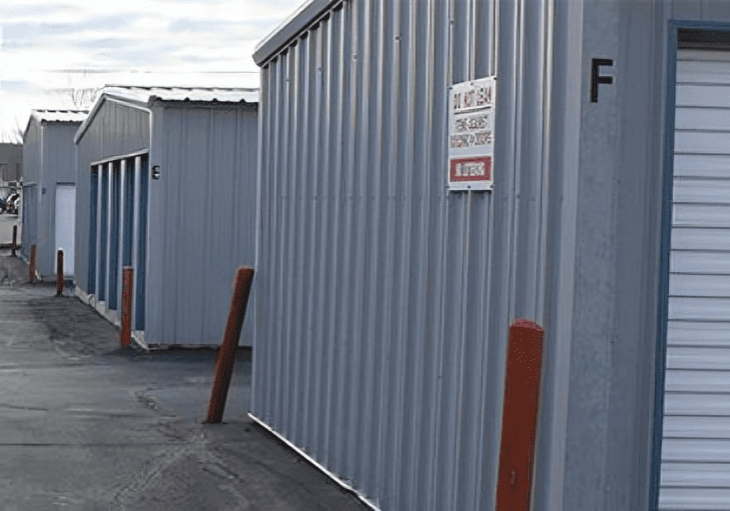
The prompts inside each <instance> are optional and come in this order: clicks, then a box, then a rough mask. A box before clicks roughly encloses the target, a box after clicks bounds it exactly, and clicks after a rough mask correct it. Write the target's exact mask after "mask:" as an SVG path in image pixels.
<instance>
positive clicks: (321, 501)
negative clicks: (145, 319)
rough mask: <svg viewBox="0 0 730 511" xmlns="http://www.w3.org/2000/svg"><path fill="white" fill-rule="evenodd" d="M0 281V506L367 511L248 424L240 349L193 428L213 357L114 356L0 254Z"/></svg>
mask: <svg viewBox="0 0 730 511" xmlns="http://www.w3.org/2000/svg"><path fill="white" fill-rule="evenodd" d="M12 221H17V217H12V216H7V215H1V216H0V243H2V242H4V239H3V236H4V233H6V232H7V226H8V225H12ZM10 229H11V231H12V226H11V227H10ZM4 252H8V251H4ZM3 272H6V273H7V278H4V277H5V275H4V273H3ZM0 278H2V280H0V432H2V435H1V436H0V510H3V511H14V510H28V511H36V510H52V509H63V510H83V511H91V510H130V511H132V510H140V511H141V510H145V511H156V510H176V511H188V510H190V511H193V510H194V511H206V510H251V511H258V510H261V511H270V510H271V511H274V510H281V511H288V510H292V511H293V510H307V511H325V510H326V511H356V510H357V511H362V510H365V509H369V508H368V507H366V506H365V505H364V504H363V503H361V502H360V501H359V500H358V499H357V498H356V497H355V496H354V495H352V494H350V493H348V492H346V491H344V490H342V489H341V488H340V487H339V486H338V485H336V484H334V483H333V482H331V481H330V480H329V479H328V478H327V477H326V476H325V475H323V474H322V473H321V472H319V471H318V470H317V469H316V468H314V467H313V466H311V465H310V464H309V463H307V462H306V461H304V460H303V459H302V458H300V457H299V456H298V455H297V454H296V453H295V452H293V451H292V450H290V449H289V448H288V447H286V446H285V445H283V444H282V443H281V442H279V441H278V440H277V439H276V438H274V437H273V436H272V435H271V434H270V433H268V432H267V431H265V430H264V429H263V428H261V427H260V426H258V425H257V424H255V423H253V422H252V421H251V420H250V418H249V417H248V416H247V411H248V409H249V402H250V401H249V400H250V384H251V351H250V350H239V352H238V353H237V360H236V368H235V372H234V375H233V381H232V384H231V389H230V392H229V396H228V402H227V405H226V411H225V414H224V419H223V420H224V423H223V424H219V425H209V424H203V421H204V420H205V417H206V413H207V406H208V400H209V398H210V391H211V388H212V383H213V376H214V368H215V355H216V353H215V351H214V350H210V349H205V350H200V349H198V350H175V351H173V350H160V351H152V352H144V351H140V350H136V349H129V348H127V349H122V348H121V347H120V345H119V330H118V328H117V327H115V326H113V325H111V324H110V323H108V322H107V321H106V320H104V319H103V318H102V317H101V316H99V315H98V314H97V313H96V312H95V311H94V310H93V309H91V308H90V307H88V306H86V305H85V304H83V303H82V302H81V301H80V300H78V299H76V298H75V297H73V296H70V295H65V296H61V297H57V296H55V292H56V289H55V286H53V285H48V284H35V285H33V284H29V283H28V281H27V280H28V279H27V266H26V265H25V264H24V263H23V262H22V261H20V260H19V259H17V258H13V257H10V256H9V255H7V253H0Z"/></svg>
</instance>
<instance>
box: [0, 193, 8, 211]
mask: <svg viewBox="0 0 730 511" xmlns="http://www.w3.org/2000/svg"><path fill="white" fill-rule="evenodd" d="M7 209H8V207H7V203H6V202H5V199H3V198H2V197H0V215H1V214H3V213H5V211H6V210H7Z"/></svg>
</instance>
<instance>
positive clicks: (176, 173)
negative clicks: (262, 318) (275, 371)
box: [76, 86, 258, 345]
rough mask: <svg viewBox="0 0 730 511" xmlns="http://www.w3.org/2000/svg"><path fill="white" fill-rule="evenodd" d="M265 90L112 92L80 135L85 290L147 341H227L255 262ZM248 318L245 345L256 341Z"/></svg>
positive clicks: (80, 253)
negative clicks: (239, 276) (235, 293)
mask: <svg viewBox="0 0 730 511" xmlns="http://www.w3.org/2000/svg"><path fill="white" fill-rule="evenodd" d="M257 101H258V91H257V90H252V89H217V88H178V87H174V88H167V87H165V88H163V87H123V86H109V87H106V88H105V89H103V92H102V94H101V95H100V97H99V99H98V100H97V102H96V104H95V105H94V107H93V109H92V110H91V113H90V114H89V117H88V119H87V120H86V121H85V122H84V123H83V124H82V125H81V127H80V128H79V130H78V132H77V133H76V144H77V151H78V162H79V163H78V183H79V200H78V201H77V223H76V228H77V232H78V233H79V235H78V236H77V242H76V265H77V269H78V270H77V276H76V292H77V295H78V296H80V297H81V298H82V299H83V300H84V301H87V302H89V303H90V304H92V305H94V306H95V307H96V308H97V310H99V312H101V313H102V314H103V315H105V316H106V317H107V318H108V319H109V320H110V321H112V322H114V323H119V321H120V309H121V292H122V289H121V287H122V285H121V282H122V281H121V276H122V268H123V267H124V266H127V265H129V266H132V267H133V269H134V273H135V276H134V292H133V307H132V308H133V319H132V322H133V330H134V334H133V335H134V337H135V339H137V340H138V341H139V342H140V343H141V344H156V345H162V344H164V345H177V344H180V345H218V344H220V342H221V339H222V335H223V330H224V327H225V322H226V318H227V314H228V311H229V308H230V304H231V293H232V287H231V286H232V279H233V276H234V273H235V271H236V269H237V268H238V267H239V266H241V265H252V264H253V260H254V252H255V251H254V241H255V236H254V222H255V200H256V194H255V190H256V144H257ZM249 323H251V321H249V322H247V324H246V325H245V326H244V332H243V334H242V336H241V338H242V344H247V345H250V344H251V340H250V339H251V334H250V331H251V327H249V326H248V324H249Z"/></svg>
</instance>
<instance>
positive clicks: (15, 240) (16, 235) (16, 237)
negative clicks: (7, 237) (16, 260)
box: [10, 225, 18, 257]
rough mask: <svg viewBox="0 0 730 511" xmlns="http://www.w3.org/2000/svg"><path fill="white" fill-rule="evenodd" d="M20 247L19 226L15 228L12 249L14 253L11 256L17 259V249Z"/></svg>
mask: <svg viewBox="0 0 730 511" xmlns="http://www.w3.org/2000/svg"><path fill="white" fill-rule="evenodd" d="M17 246H18V226H17V225H14V226H13V246H12V247H11V250H12V252H11V253H10V255H11V256H13V257H15V249H16V247H17Z"/></svg>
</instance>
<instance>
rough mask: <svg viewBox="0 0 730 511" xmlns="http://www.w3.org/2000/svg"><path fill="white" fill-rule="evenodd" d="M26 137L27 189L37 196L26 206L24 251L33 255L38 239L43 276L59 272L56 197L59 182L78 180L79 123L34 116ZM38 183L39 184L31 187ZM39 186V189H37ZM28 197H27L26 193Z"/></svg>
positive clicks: (38, 266) (40, 268)
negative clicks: (31, 204) (33, 244)
mask: <svg viewBox="0 0 730 511" xmlns="http://www.w3.org/2000/svg"><path fill="white" fill-rule="evenodd" d="M30 123H31V125H30V126H29V128H28V132H27V134H26V137H25V141H24V149H23V162H24V167H25V168H26V169H28V171H27V172H26V176H25V190H26V192H28V194H32V193H35V194H36V197H35V198H31V197H30V196H29V197H28V198H29V200H30V201H33V203H34V204H35V206H33V207H32V208H31V207H30V206H26V207H25V209H24V217H23V224H24V226H25V227H26V228H25V229H23V240H22V244H23V247H22V253H23V255H24V256H25V257H29V256H30V245H31V244H32V243H35V244H36V245H37V247H36V268H37V270H38V272H39V273H40V274H41V276H43V277H51V276H53V275H55V272H56V269H55V268H56V266H55V264H56V263H55V261H56V255H55V251H56V248H55V220H56V218H55V215H56V212H55V197H56V185H57V184H58V183H67V184H68V183H74V182H75V180H76V172H75V168H76V148H75V146H74V142H73V139H74V134H75V133H76V129H77V128H78V126H79V123H66V122H48V123H46V122H39V121H37V120H36V119H31V121H30ZM31 183H36V186H35V187H34V188H33V187H28V185H29V184H31ZM33 190H35V191H33ZM24 198H25V197H24Z"/></svg>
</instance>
